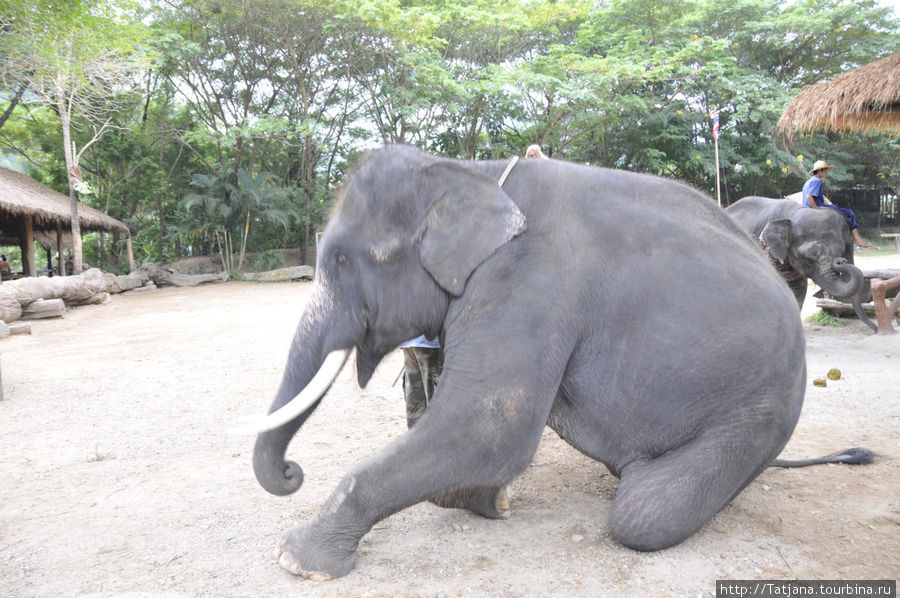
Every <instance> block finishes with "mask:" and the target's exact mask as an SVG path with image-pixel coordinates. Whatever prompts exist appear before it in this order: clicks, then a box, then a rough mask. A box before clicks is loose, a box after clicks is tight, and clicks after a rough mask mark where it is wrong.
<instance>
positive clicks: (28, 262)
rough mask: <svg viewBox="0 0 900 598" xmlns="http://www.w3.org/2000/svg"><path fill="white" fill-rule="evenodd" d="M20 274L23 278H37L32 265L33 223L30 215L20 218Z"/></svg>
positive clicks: (35, 269) (35, 270)
mask: <svg viewBox="0 0 900 598" xmlns="http://www.w3.org/2000/svg"><path fill="white" fill-rule="evenodd" d="M21 222H22V237H21V240H20V244H21V247H22V272H23V273H24V274H25V276H37V268H36V267H35V263H34V222H33V221H32V219H31V215H30V214H25V215H24V216H22V220H21Z"/></svg>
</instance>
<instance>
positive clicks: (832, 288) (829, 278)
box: [814, 258, 878, 332]
mask: <svg viewBox="0 0 900 598" xmlns="http://www.w3.org/2000/svg"><path fill="white" fill-rule="evenodd" d="M821 272H822V274H821V276H820V278H819V280H815V279H814V280H815V282H816V284H818V285H819V286H820V287H822V289H823V290H824V291H825V292H826V293H828V294H830V295H832V296H834V297H835V298H837V299H839V300H842V301H849V302H850V303H851V304H852V305H853V311H854V312H856V316H857V317H858V318H859V319H860V320H861V321H862V322H863V323H864V324H865V325H866V326H868V327H869V328H871V329H872V330H874V331H876V332H877V331H878V326H877V325H876V324H875V322H873V321H872V319H871V318H870V317H869V315H868V314H867V313H866V312H865V310H864V309H863V308H862V304H861V303H860V300H859V291H860V289H861V288H862V285H863V281H864V277H863V273H862V271H861V270H860V269H859V268H857V267H856V266H854V265H853V264H851V263H850V262H848V261H847V260H846V259H844V258H837V259H835V260H834V262H832V263H831V264H830V268H825V269H823V270H822V271H821Z"/></svg>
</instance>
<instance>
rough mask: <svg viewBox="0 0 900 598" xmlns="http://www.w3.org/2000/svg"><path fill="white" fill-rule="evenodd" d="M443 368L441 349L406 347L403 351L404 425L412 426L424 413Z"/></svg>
mask: <svg viewBox="0 0 900 598" xmlns="http://www.w3.org/2000/svg"><path fill="white" fill-rule="evenodd" d="M443 366H444V352H443V350H442V349H440V348H439V347H438V348H431V347H407V348H404V349H403V369H404V372H403V398H404V399H405V400H406V425H407V427H409V428H412V427H413V425H414V424H415V423H416V422H417V421H418V420H419V418H420V417H422V414H423V413H425V409H426V408H427V407H428V404H429V403H430V402H431V398H432V397H433V396H434V391H435V388H437V384H438V380H439V379H440V377H441V371H442V369H443Z"/></svg>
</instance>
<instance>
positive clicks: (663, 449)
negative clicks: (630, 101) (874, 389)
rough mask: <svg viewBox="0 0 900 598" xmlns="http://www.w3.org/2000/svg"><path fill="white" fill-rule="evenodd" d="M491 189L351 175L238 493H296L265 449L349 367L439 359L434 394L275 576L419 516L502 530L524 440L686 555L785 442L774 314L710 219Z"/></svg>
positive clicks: (433, 162)
mask: <svg viewBox="0 0 900 598" xmlns="http://www.w3.org/2000/svg"><path fill="white" fill-rule="evenodd" d="M508 166H509V163H508V162H504V161H489V162H462V161H455V160H448V159H440V158H437V157H434V156H431V155H428V154H425V153H422V152H420V151H417V150H414V149H412V148H408V147H404V146H388V147H385V148H383V149H381V150H378V151H376V152H373V153H372V155H371V156H369V157H368V158H367V159H366V160H365V161H364V162H363V164H362V165H361V166H360V167H359V168H358V169H357V170H356V171H355V172H354V173H353V174H352V175H351V177H350V179H349V182H348V184H347V185H346V187H345V190H344V193H343V196H342V197H341V199H340V201H339V204H338V206H337V207H336V209H335V212H334V215H333V217H332V219H331V221H330V223H329V224H328V227H327V230H326V231H325V234H324V237H323V238H322V240H321V243H320V245H319V252H318V263H317V268H316V275H315V281H314V287H313V290H312V294H311V297H310V300H309V303H308V304H307V306H306V309H305V311H304V313H303V315H302V317H301V320H300V323H299V325H298V328H297V331H296V334H295V337H294V340H293V342H292V345H291V348H290V351H289V355H288V361H287V366H286V368H285V371H284V376H283V379H282V382H281V386H280V388H279V389H278V392H277V394H276V396H275V399H274V402H273V403H272V405H271V408H270V413H269V415H268V416H261V420H260V421H258V422H254V424H253V425H254V426H257V427H256V428H255V429H256V431H258V432H259V435H258V437H257V440H256V446H255V450H254V458H253V466H254V470H255V473H256V477H257V479H258V480H259V482H260V484H261V485H262V486H263V487H264V488H265V489H266V490H268V491H269V492H272V493H274V494H282V495H283V494H289V493H291V492H294V491H295V490H297V489H298V488H299V487H300V485H301V483H302V480H303V473H302V470H301V469H300V467H299V466H298V465H297V464H296V463H294V462H291V461H286V460H285V453H286V449H287V446H288V443H289V442H290V441H291V438H292V437H293V436H294V434H295V433H296V432H297V431H298V429H299V428H300V426H301V425H302V424H303V423H304V421H305V420H306V419H307V418H308V417H309V415H310V414H311V413H312V412H313V410H314V409H315V408H316V407H317V406H318V404H319V402H320V401H321V400H322V399H321V396H322V394H323V393H324V392H325V391H326V390H327V388H328V386H329V385H330V383H331V382H332V381H333V379H334V376H336V375H337V371H338V370H339V369H340V368H341V367H342V365H343V363H344V360H345V359H346V356H347V354H348V353H349V352H350V351H351V350H352V349H353V348H355V349H356V353H357V358H356V364H357V376H358V380H359V383H360V385H361V386H365V385H366V383H367V382H368V381H369V379H370V377H371V376H372V373H373V371H374V370H375V367H376V366H377V365H378V363H379V362H380V361H381V359H382V358H383V357H384V356H385V355H387V354H388V353H389V352H391V351H392V350H394V349H395V348H396V347H397V346H398V345H399V344H400V343H401V342H403V341H405V340H407V339H410V338H414V337H416V336H418V335H420V334H425V335H426V336H427V337H428V338H434V337H438V336H439V337H440V343H441V346H442V347H443V348H444V365H443V374H442V378H441V381H440V384H439V385H438V387H437V390H436V392H435V395H434V397H433V399H432V401H431V402H430V404H429V407H428V409H427V410H426V411H425V413H424V414H423V415H422V417H421V419H419V420H418V422H417V423H416V425H415V426H413V427H412V428H411V429H410V430H409V431H408V432H407V433H406V434H404V435H403V436H401V437H399V438H397V439H396V440H394V441H392V442H391V443H390V445H389V446H387V447H385V448H384V449H382V450H381V451H380V452H379V453H378V454H377V455H375V456H374V457H372V458H370V459H368V460H366V461H365V462H363V463H361V464H360V465H359V466H357V467H356V468H355V469H354V470H353V471H351V472H350V473H348V474H347V475H346V476H345V477H344V478H343V480H342V481H341V482H340V483H339V484H338V486H337V488H336V489H335V490H334V492H333V493H332V495H331V496H330V497H329V498H328V499H327V501H326V503H325V505H324V506H323V507H322V508H321V509H320V511H319V512H318V513H317V514H316V515H315V516H314V517H313V518H312V519H311V520H310V521H308V522H306V523H305V524H303V525H301V526H300V527H297V528H295V529H292V530H290V531H288V532H287V533H286V534H285V535H284V537H283V538H282V540H281V542H280V545H279V548H278V552H279V555H280V562H281V563H282V565H283V566H284V567H286V568H287V569H289V570H290V571H292V572H294V573H297V574H300V575H304V576H307V577H314V578H321V577H329V576H340V575H344V574H346V573H347V572H348V571H350V569H351V568H352V566H353V562H354V554H355V551H356V549H357V546H358V543H359V541H360V539H361V538H362V536H363V535H364V534H366V533H367V532H368V531H369V530H370V529H371V528H372V527H373V526H374V525H375V524H376V523H377V522H378V521H380V520H381V519H384V518H385V517H387V516H389V515H391V514H392V513H395V512H397V511H399V510H401V509H404V508H406V507H409V506H411V505H414V504H416V503H419V502H421V501H425V500H434V501H435V502H437V503H438V504H440V505H442V506H449V507H458V508H466V509H469V510H471V511H474V512H476V513H480V514H482V515H485V516H488V517H504V516H506V515H507V513H508V506H507V505H506V503H505V500H504V493H503V491H502V489H503V488H504V486H505V485H506V484H507V483H509V482H510V481H511V480H513V478H515V477H516V476H517V475H518V474H520V473H521V472H522V471H523V470H524V469H525V468H526V467H527V466H528V464H529V462H530V460H531V458H532V456H533V454H534V452H535V450H536V448H537V446H538V442H539V440H540V438H541V431H542V429H543V428H544V425H545V424H546V425H549V426H551V427H552V428H553V429H554V430H556V432H557V433H558V434H559V435H560V436H561V437H562V438H563V439H565V440H566V441H567V442H569V443H570V444H571V445H573V446H574V447H575V448H577V449H578V450H580V451H581V452H583V453H584V454H586V455H589V456H590V457H592V458H594V459H596V460H598V461H600V462H602V463H604V464H606V466H607V467H608V468H609V469H610V471H612V472H613V473H614V474H615V475H617V476H619V477H620V484H619V488H618V494H617V496H616V499H615V502H614V505H613V508H612V512H611V515H610V526H611V530H612V532H613V534H614V535H615V537H616V538H617V539H618V540H619V541H620V542H622V543H623V544H625V545H626V546H629V547H632V548H635V549H638V550H656V549H661V548H665V547H667V546H672V545H674V544H677V543H679V542H681V541H682V540H684V539H685V538H687V537H688V536H690V535H691V534H693V533H694V532H695V531H697V530H698V529H699V528H700V527H701V526H702V525H703V524H704V523H705V522H706V521H707V520H709V518H710V517H712V516H713V515H714V514H715V513H717V512H718V511H719V510H720V509H722V508H723V507H724V506H725V505H726V504H728V502H729V501H730V500H731V499H732V498H734V497H735V495H737V494H738V493H739V492H740V491H741V489H742V488H744V487H745V486H746V485H747V484H748V483H750V481H752V480H753V479H754V478H755V477H756V476H757V475H758V474H759V473H760V472H761V471H762V470H764V469H765V468H766V467H768V466H769V465H770V464H772V462H773V460H774V459H775V457H776V456H777V455H778V453H779V452H780V451H781V449H782V448H783V447H784V445H785V444H786V443H787V441H788V439H789V438H790V436H791V433H792V431H793V429H794V426H795V424H796V422H797V418H798V416H799V414H800V408H801V404H802V402H803V394H804V387H805V384H806V365H805V355H804V338H803V330H802V327H801V323H800V320H799V318H797V306H796V303H795V301H794V298H793V297H792V296H791V293H790V292H789V291H788V289H787V287H786V286H785V285H784V284H783V283H781V281H780V280H779V279H778V276H777V274H776V273H775V271H774V270H773V269H772V268H771V267H770V266H769V264H768V262H767V261H766V260H765V258H764V256H763V254H762V252H761V251H760V250H759V247H757V246H756V245H755V244H754V243H753V242H752V241H751V240H750V238H749V237H748V236H747V235H746V234H743V233H742V231H740V229H739V228H738V227H737V225H736V224H734V222H733V221H732V220H731V219H730V218H729V217H728V216H726V215H725V213H724V212H723V211H722V210H720V209H719V208H717V207H716V205H715V203H714V202H712V201H710V200H709V199H708V198H707V197H706V196H704V195H702V194H701V193H699V192H697V191H695V190H693V189H691V188H689V187H687V186H685V185H682V184H680V183H677V182H673V181H671V180H664V179H660V178H655V177H652V176H646V175H639V174H632V173H627V172H622V171H614V170H607V169H602V168H592V167H587V166H581V165H576V164H571V163H566V162H562V161H556V160H527V161H522V162H519V163H518V164H515V165H514V168H512V169H511V170H509V171H508V172H506V173H505V174H508V177H506V178H505V181H501V177H502V176H503V175H504V171H507V167H508ZM498 182H502V186H500V185H498ZM660 290H662V292H660ZM487 363H490V364H491V367H490V370H489V371H488V370H487V369H486V367H485V364H487ZM295 397H296V398H295Z"/></svg>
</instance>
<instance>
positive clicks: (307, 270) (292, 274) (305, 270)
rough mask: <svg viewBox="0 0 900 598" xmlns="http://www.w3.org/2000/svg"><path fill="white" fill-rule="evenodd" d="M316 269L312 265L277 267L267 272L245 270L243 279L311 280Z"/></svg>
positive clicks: (275, 280) (272, 280)
mask: <svg viewBox="0 0 900 598" xmlns="http://www.w3.org/2000/svg"><path fill="white" fill-rule="evenodd" d="M315 273H316V271H315V270H314V269H313V267H312V266H294V267H292V268H278V269H276V270H268V271H267V272H252V273H251V272H247V273H245V274H244V275H243V279H244V280H247V281H252V282H286V281H289V280H312V279H313V276H315Z"/></svg>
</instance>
